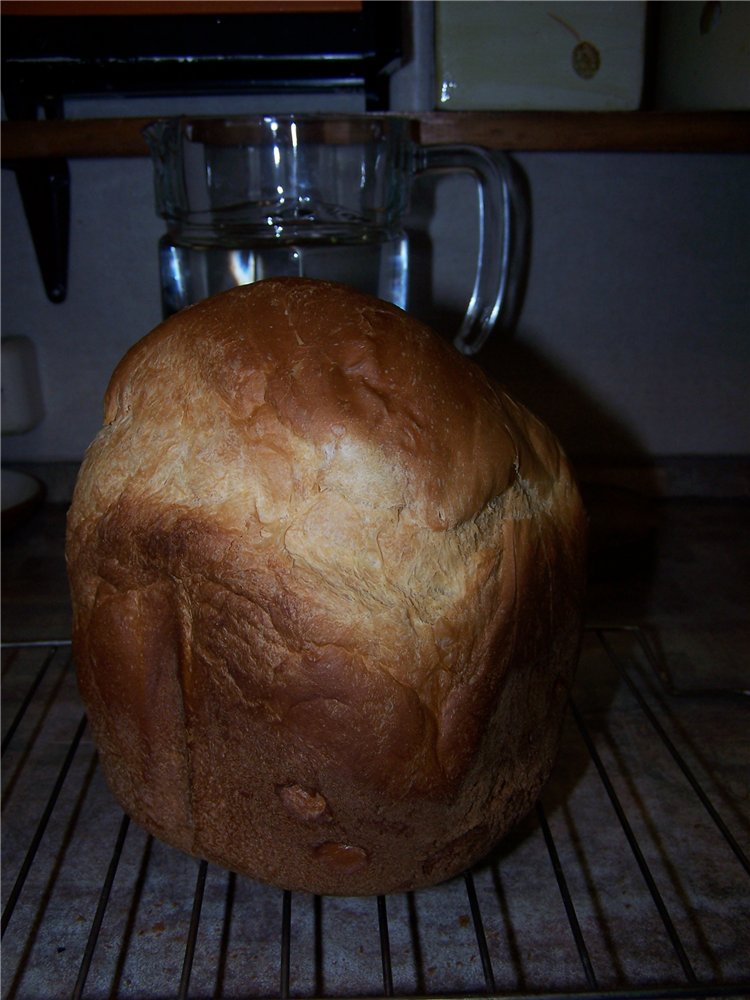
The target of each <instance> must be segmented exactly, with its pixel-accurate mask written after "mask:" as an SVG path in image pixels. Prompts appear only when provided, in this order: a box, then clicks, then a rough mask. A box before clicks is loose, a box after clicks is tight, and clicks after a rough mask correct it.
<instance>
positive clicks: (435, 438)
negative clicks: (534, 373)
mask: <svg viewBox="0 0 750 1000" xmlns="http://www.w3.org/2000/svg"><path fill="white" fill-rule="evenodd" d="M527 419H528V418H527V416H526V415H524V417H523V420H524V421H526V420H527ZM123 421H127V422H128V423H129V425H130V426H131V427H132V426H133V425H137V424H143V425H144V427H145V426H146V425H148V426H149V427H150V428H151V430H152V438H151V440H150V442H149V443H148V444H147V443H146V442H144V444H146V448H147V452H148V453H157V452H158V451H159V450H160V449H159V447H158V440H154V439H153V433H155V432H156V429H157V428H158V427H159V426H164V425H165V424H167V423H169V422H172V421H173V422H175V423H176V424H179V427H180V430H181V433H182V435H183V438H182V446H183V448H184V449H185V452H186V454H187V453H190V456H191V458H190V462H189V463H188V464H186V466H185V467H184V469H183V474H184V485H185V487H186V489H187V490H188V492H189V493H190V494H191V495H193V496H195V497H196V498H199V497H200V498H204V499H206V500H208V498H210V497H213V496H215V495H216V492H217V489H219V490H220V489H221V487H220V484H218V483H217V465H218V466H220V464H221V462H222V454H223V453H226V452H227V451H228V450H230V449H235V448H236V450H237V451H236V453H233V454H235V456H236V454H240V453H241V454H243V455H244V456H245V457H246V459H247V460H248V461H250V462H251V464H252V465H254V466H255V467H256V469H260V468H261V467H262V470H263V473H262V475H261V477H260V478H261V479H262V481H263V482H262V483H259V484H258V488H259V489H258V494H257V496H256V499H257V502H258V504H259V515H260V516H261V518H262V517H263V513H264V509H265V508H272V509H273V511H275V512H277V513H278V512H279V511H280V510H281V509H283V507H284V506H286V505H287V502H288V499H289V493H290V491H294V489H295V487H296V485H299V484H298V483H296V482H295V480H296V479H298V477H299V476H300V474H301V472H302V470H303V469H304V470H305V471H307V472H311V473H312V474H313V475H314V478H315V479H316V481H317V483H318V486H319V489H320V491H321V492H323V491H325V490H326V489H331V488H334V489H340V490H341V491H342V492H343V493H345V494H346V495H348V496H351V497H352V499H354V500H356V502H357V503H360V504H364V505H365V506H367V505H372V506H377V507H382V506H386V507H391V508H397V509H400V510H401V511H402V512H404V513H405V514H406V516H409V517H413V518H415V519H417V520H419V521H421V522H422V523H424V524H425V525H428V526H429V527H431V528H434V529H438V530H440V529H449V528H452V527H455V526H456V525H457V524H459V523H461V522H463V521H466V520H467V519H469V518H472V517H474V516H475V515H476V514H477V513H478V512H479V511H481V510H482V509H483V508H484V507H485V505H486V504H487V503H489V502H490V501H491V500H492V498H493V497H497V496H499V495H501V494H502V493H504V492H505V490H507V488H508V487H509V485H510V484H511V483H512V482H513V481H514V480H515V479H516V478H517V477H520V478H521V479H525V480H527V481H528V482H530V483H534V484H535V489H536V490H541V492H542V493H544V492H545V490H547V489H548V488H549V487H550V486H551V483H552V481H553V480H554V478H555V477H556V474H557V462H556V456H557V447H556V446H555V445H554V443H553V442H551V441H545V440H544V439H545V435H544V433H543V432H542V429H541V427H540V426H537V427H535V428H533V429H532V431H533V434H532V436H533V437H534V440H533V441H531V442H528V443H529V444H531V447H528V446H525V445H526V444H527V442H526V441H525V437H526V435H524V434H523V433H520V428H519V427H518V425H517V421H518V409H517V407H515V406H514V405H513V404H512V403H511V402H510V401H509V400H508V398H507V397H506V396H505V395H503V394H502V393H498V391H497V390H496V389H495V388H494V387H493V386H492V385H491V384H490V383H489V381H488V380H487V378H486V377H485V376H484V374H483V373H482V371H481V370H480V369H479V368H478V367H477V366H476V365H475V364H473V363H471V362H469V361H468V360H467V359H464V358H462V357H460V356H459V355H458V354H457V353H456V352H455V350H454V349H453V348H452V347H451V346H449V345H448V344H445V343H444V342H443V341H441V340H440V339H439V338H438V337H437V336H436V335H435V334H434V333H433V332H432V331H431V330H429V329H428V328H427V327H425V326H424V325H423V324H421V323H419V322H417V321H416V320H415V319H413V318H412V317H410V316H409V315H407V314H406V313H405V312H403V311H402V310H400V309H398V308H396V307H395V306H392V305H390V304H388V303H385V302H382V301H380V300H377V299H374V298H370V297H368V296H366V295H361V294H359V293H357V292H355V291H353V290H352V289H350V288H348V287H345V286H340V285H335V284H331V283H327V282H320V281H313V280H306V279H296V278H289V279H285V278H281V279H269V280H266V281H261V282H258V283H256V284H252V285H246V286H243V287H240V288H236V289H232V290H231V291H229V292H226V293H223V294H221V295H218V296H214V297H213V298H211V299H207V300H205V301H203V302H201V303H199V304H197V305H195V306H192V307H191V308H189V309H186V310H184V311H183V312H181V313H179V314H177V315H175V316H173V317H172V318H170V319H169V320H167V321H166V322H165V323H163V324H162V325H161V326H159V327H157V328H156V330H154V331H153V332H152V333H151V334H149V335H148V336H146V337H145V338H144V339H143V340H141V341H140V342H139V343H137V344H136V345H135V346H134V347H133V348H131V350H130V351H129V352H128V353H127V354H126V356H125V357H124V358H123V360H122V362H121V363H120V364H119V366H118V367H117V369H116V371H115V373H114V375H113V377H112V380H111V383H110V385H109V388H108V391H107V394H106V399H105V423H106V424H107V425H110V426H112V427H116V426H117V425H118V424H120V423H122V422H123ZM527 430H528V428H527ZM297 445H301V446H302V447H303V451H304V454H295V453H296V450H297V449H296V446H297ZM540 448H541V452H542V454H541V455H540V454H539V450H540ZM139 451H140V449H139ZM144 457H146V456H144V455H143V453H141V454H140V455H138V454H136V455H134V456H133V458H134V460H135V461H136V463H137V464H140V461H141V460H142V459H143V458H144ZM159 457H160V461H161V460H162V458H163V456H159ZM295 457H296V458H297V461H295ZM540 459H541V460H540ZM311 463H312V466H313V467H312V468H311V467H310V465H311ZM154 471H155V472H157V470H154ZM179 478H180V479H182V477H179ZM174 485H176V483H175V484H174ZM269 513H270V511H269Z"/></svg>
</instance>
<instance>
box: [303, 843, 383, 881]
mask: <svg viewBox="0 0 750 1000" xmlns="http://www.w3.org/2000/svg"><path fill="white" fill-rule="evenodd" d="M313 855H314V857H315V858H316V860H318V861H322V862H323V864H324V865H325V866H326V867H327V868H330V869H332V870H333V871H335V872H336V873H337V874H340V875H356V874H357V873H358V872H361V871H362V870H363V869H364V868H366V867H367V865H368V863H369V860H370V859H369V856H368V854H367V851H366V850H365V849H364V848H363V847H356V846H355V845H354V844H341V843H338V842H337V841H335V840H327V841H326V842H325V843H323V844H318V846H317V847H316V848H314V850H313Z"/></svg>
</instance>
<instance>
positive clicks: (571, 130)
mask: <svg viewBox="0 0 750 1000" xmlns="http://www.w3.org/2000/svg"><path fill="white" fill-rule="evenodd" d="M407 117H410V118H412V119H413V120H414V121H415V124H416V130H417V135H418V136H419V139H420V141H421V142H422V143H424V144H425V145H435V144H438V143H469V144H473V145H478V146H485V147H486V148H489V149H496V150H504V151H506V152H539V151H546V152H565V151H568V152H587V151H588V152H596V151H599V152H606V151H611V152H705V153H746V152H750V111H707V112H691V111H616V112H608V111H607V112H578V111H559V112H547V111H507V112H469V111H466V112H461V111H458V112H455V111H452V112H442V111H435V112H426V113H422V114H417V115H408V116H407ZM153 120H154V116H152V117H150V118H147V117H133V118H90V119H85V118H81V119H67V120H66V119H63V120H50V121H33V122H22V121H12V122H8V121H4V122H2V146H1V147H0V152H1V154H2V159H3V161H4V162H8V161H16V160H27V159H45V158H50V157H65V158H72V159H75V158H82V157H90V158H106V157H132V156H147V155H148V147H147V145H146V141H145V139H144V138H143V134H142V131H143V129H144V128H145V126H146V125H147V124H148V123H149V122H151V121H153Z"/></svg>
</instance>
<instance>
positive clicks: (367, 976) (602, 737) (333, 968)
mask: <svg viewBox="0 0 750 1000" xmlns="http://www.w3.org/2000/svg"><path fill="white" fill-rule="evenodd" d="M73 673H74V672H73V670H72V665H71V658H70V650H69V644H68V643H67V642H65V641H60V642H40V643H21V644H7V645H6V644H4V645H3V686H4V698H5V701H6V706H7V710H6V711H4V719H3V721H4V725H5V728H4V734H3V737H2V753H3V770H4V777H3V812H4V820H3V825H4V841H3V867H4V878H3V912H2V934H3V997H7V998H14V1000H15V998H35V1000H36V998H38V1000H52V998H54V997H57V996H60V997H74V998H78V997H108V998H109V997H148V998H149V1000H154V998H157V997H162V996H164V997H167V996H170V997H175V996H176V997H179V998H188V997H209V996H210V997H230V996H232V997H234V996H237V997H240V996H242V997H271V996H277V997H280V998H282V1000H285V998H289V997H297V996H299V997H327V996H331V997H347V996H359V997H364V996H377V995H381V996H386V997H394V996H412V997H417V996H419V997H422V996H424V997H447V996H456V995H477V996H489V997H494V996H504V997H508V998H510V997H521V996H524V997H536V998H542V997H563V996H564V997H573V996H575V997H587V998H592V1000H593V998H595V997H600V996H601V997H604V996H607V997H620V998H622V1000H625V998H636V997H638V998H654V1000H656V998H659V997H675V998H676V997H709V996H711V997H720V996H732V997H742V996H750V957H749V956H750V883H749V882H748V879H749V878H750V861H749V860H748V856H747V854H746V853H745V851H744V850H743V848H742V847H741V846H740V843H739V842H738V839H737V837H736V836H735V835H734V834H733V833H732V830H731V829H730V824H729V823H728V822H726V821H725V819H723V818H722V815H721V814H720V812H719V810H718V809H717V808H716V806H715V805H714V801H716V800H721V801H722V806H723V807H722V811H723V812H725V814H726V815H729V814H731V815H732V816H733V819H734V821H735V822H734V825H735V827H736V828H737V829H740V828H743V829H744V830H745V832H746V826H745V824H746V822H747V817H746V816H745V815H743V814H742V812H741V811H740V810H738V809H737V808H736V807H735V803H734V802H733V800H732V798H731V796H730V795H728V794H727V792H726V789H725V787H724V784H722V780H723V781H724V782H726V781H729V783H730V784H731V782H732V780H733V779H732V768H731V762H729V765H728V766H725V765H726V762H725V761H724V760H723V759H719V760H714V761H712V760H711V755H710V753H707V752H706V750H705V747H699V748H697V749H696V747H695V746H694V745H693V744H694V742H695V741H694V740H691V738H690V736H689V735H687V736H686V733H687V734H689V733H690V732H691V731H695V730H694V729H691V727H692V726H693V721H694V720H693V719H692V717H691V714H690V713H691V711H692V712H693V713H695V712H698V713H700V714H701V715H702V716H705V714H706V712H708V714H709V715H710V714H711V713H712V711H713V712H715V720H713V721H712V720H709V722H710V723H711V725H710V729H711V731H712V732H714V733H723V734H724V737H726V740H725V743H722V747H721V749H720V753H721V754H724V753H725V752H726V742H728V743H730V744H731V742H732V740H733V738H734V735H733V734H734V730H733V727H737V726H739V727H742V726H744V725H746V723H747V718H746V715H745V711H746V708H745V704H746V703H745V704H742V703H741V697H740V695H739V694H738V693H737V692H712V695H713V696H714V697H713V701H711V699H709V702H708V705H709V707H708V708H706V705H707V702H706V699H705V698H703V699H688V704H689V709H688V712H687V716H685V714H684V712H683V713H682V714H680V713H677V714H675V712H674V711H673V705H672V702H673V701H674V695H673V693H667V692H666V691H665V688H664V686H663V684H661V683H660V680H659V678H660V676H661V675H662V673H663V672H662V671H661V669H660V664H659V663H658V660H657V658H656V657H655V655H654V652H653V648H652V646H651V645H650V643H649V641H648V638H647V635H646V634H645V633H644V632H643V631H642V630H641V629H639V628H637V627H633V628H629V627H626V628H622V627H620V628H616V627H615V628H612V627H601V628H598V627H594V628H590V629H589V630H588V631H587V636H586V643H585V646H584V654H583V657H582V669H581V671H579V682H578V684H577V688H576V690H575V691H574V695H573V698H572V699H571V703H570V725H569V727H568V731H567V739H566V741H564V745H563V749H562V751H561V760H562V761H563V766H562V767H558V769H557V771H556V776H555V777H553V780H552V781H551V782H550V786H549V788H548V789H547V790H546V791H545V795H544V796H543V799H542V801H540V803H539V804H538V805H537V807H536V810H535V813H534V815H533V816H532V817H530V818H529V820H528V822H526V823H525V824H522V826H521V828H520V829H519V831H517V833H516V834H515V835H514V836H513V837H511V838H510V843H509V844H506V845H503V846H502V847H501V849H500V851H499V852H498V853H497V855H496V856H494V857H493V858H492V859H490V861H488V862H487V863H485V864H484V865H480V866H478V867H477V869H475V870H474V871H471V872H467V873H465V875H464V876H463V877H462V878H460V879H454V880H452V881H451V882H449V883H445V884H444V885H443V886H439V887H436V888H435V889H432V890H425V891H423V892H417V893H407V894H403V895H398V896H391V897H382V896H380V897H377V898H371V899H351V900H340V899H335V898H331V897H323V898H320V897H309V896H306V895H305V894H294V895H293V894H291V893H289V892H281V891H278V890H273V889H270V888H269V887H266V886H261V885H259V884H257V883H253V882H251V881H250V880H244V879H240V878H238V877H236V876H235V875H234V874H232V873H227V872H223V871H220V870H218V869H214V868H212V866H209V865H207V864H206V862H204V861H200V862H198V861H194V860H193V859H190V858H187V857H185V856H184V855H182V854H180V853H179V852H176V851H172V850H170V849H168V848H166V847H165V846H164V845H161V844H159V843H158V842H155V841H154V840H153V839H152V838H150V837H148V836H147V835H146V834H144V833H143V832H142V831H139V830H138V829H137V828H136V827H135V826H134V825H131V823H130V821H129V819H128V817H127V816H123V815H122V814H121V813H120V812H119V811H118V810H117V808H116V806H115V805H114V804H113V803H112V801H111V799H110V798H109V797H108V793H107V791H106V789H105V788H104V787H103V782H102V780H101V777H100V775H99V772H98V768H97V766H96V751H95V749H94V747H93V745H92V744H91V743H90V740H89V739H88V737H87V728H86V719H85V716H84V715H83V714H82V710H81V708H80V704H79V703H78V701H77V695H76V691H75V681H74V676H73ZM582 675H583V676H582ZM719 703H721V704H719ZM684 704H685V703H684V702H683V706H684ZM712 704H713V706H714V707H713V709H712V708H711V705H712ZM613 720H615V721H616V724H617V730H616V732H615V735H614V736H613V731H612V726H613ZM738 731H740V732H741V729H740V730H738ZM572 741H575V743H573V742H572ZM719 742H720V743H721V742H722V741H721V740H720V741H719ZM574 746H575V747H576V748H577V749H573V747H574ZM634 747H636V748H637V750H636V751H634V749H633V748H634ZM634 752H635V753H636V756H632V754H633V753H634ZM644 761H645V762H647V766H646V767H645V768H644ZM665 761H667V763H668V766H667V763H665ZM717 764H718V765H719V767H718V768H717V766H716V765H717ZM717 770H718V771H720V774H719V778H718V779H717V776H716V772H717ZM556 779H557V780H556ZM592 781H593V782H594V785H593V786H592ZM643 782H645V784H647V785H648V784H650V783H652V782H656V793H655V794H654V793H653V790H646V791H644V790H643V789H642V788H641V787H640V784H641V783H643ZM592 788H593V790H592ZM745 788H746V786H745ZM659 804H661V806H660V805H659ZM6 807H7V817H6V816H5V812H6ZM576 810H578V812H579V813H580V816H578V817H577V818H573V817H574V813H575V811H576ZM583 823H585V824H587V826H586V827H585V833H584V834H581V833H580V832H579V829H578V828H579V826H580V825H581V824H583ZM665 830H666V832H665ZM671 830H679V831H682V832H683V833H684V832H685V831H687V835H686V839H685V837H682V838H681V837H678V838H677V843H676V848H675V845H674V844H672V843H671V839H672V838H670V836H669V835H668V834H669V831H671ZM589 841H591V842H594V847H592V849H591V853H587V851H586V849H584V846H583V845H584V843H588V842H589ZM602 845H604V849H603V850H602ZM608 848H609V850H608ZM675 849H676V850H677V852H678V854H677V855H676V856H675V854H674V851H675ZM679 852H683V854H682V855H681V854H680V853H679ZM607 853H608V854H609V858H608V860H607V861H606V863H605V864H604V866H603V867H602V865H600V864H599V861H598V860H597V858H599V855H600V854H607ZM624 872H625V874H624ZM686 872H687V874H686ZM634 873H635V874H634ZM555 887H556V889H555ZM154 916H159V917H160V919H158V920H155V919H154Z"/></svg>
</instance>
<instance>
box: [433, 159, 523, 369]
mask: <svg viewBox="0 0 750 1000" xmlns="http://www.w3.org/2000/svg"><path fill="white" fill-rule="evenodd" d="M428 170H429V171H432V170H445V171H456V170H463V171H468V172H469V173H470V174H471V175H472V176H473V177H474V179H475V181H476V184H477V197H478V207H479V245H478V248H477V267H476V274H475V277H474V288H473V290H472V293H471V298H470V299H469V305H468V307H467V309H466V313H465V315H464V318H463V321H462V323H461V327H460V329H459V331H458V333H457V334H456V336H455V337H454V339H453V343H454V345H455V346H456V347H457V348H458V350H459V351H461V353H462V354H469V355H471V354H476V353H477V352H478V351H479V350H480V349H481V348H482V346H483V345H484V343H485V342H486V340H487V338H488V337H489V335H490V334H491V333H492V330H493V329H494V328H495V327H496V326H497V325H498V323H499V321H500V320H501V318H502V316H503V315H504V313H505V311H506V305H507V299H508V286H509V281H510V264H511V247H512V237H513V233H512V227H513V222H512V192H511V180H510V178H511V171H510V169H509V164H508V162H507V160H506V158H505V157H504V156H503V155H501V154H490V153H489V152H488V151H487V150H486V149H482V148H481V147H479V146H468V145H443V146H421V147H419V150H418V154H417V173H418V174H419V173H423V172H426V171H428Z"/></svg>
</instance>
